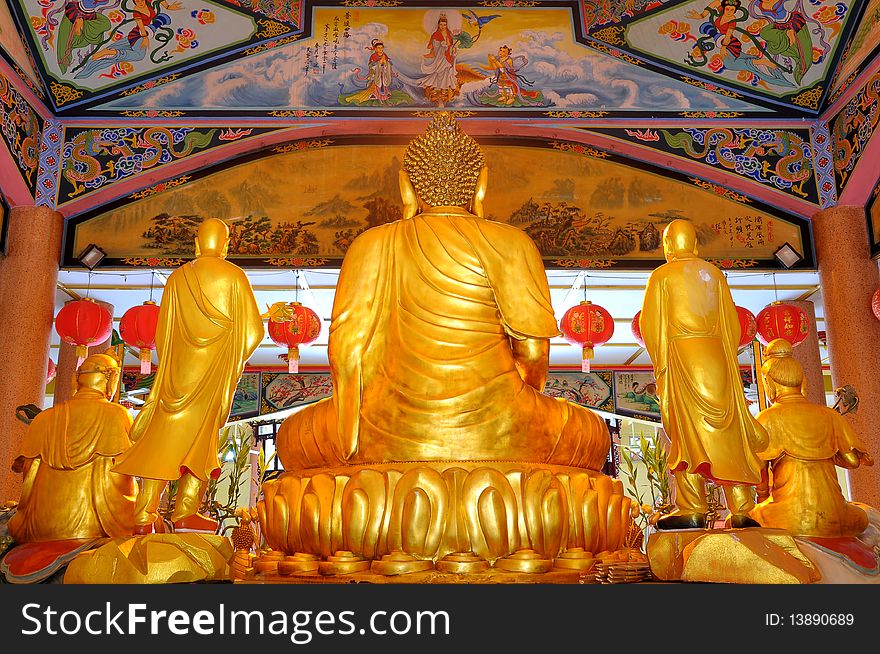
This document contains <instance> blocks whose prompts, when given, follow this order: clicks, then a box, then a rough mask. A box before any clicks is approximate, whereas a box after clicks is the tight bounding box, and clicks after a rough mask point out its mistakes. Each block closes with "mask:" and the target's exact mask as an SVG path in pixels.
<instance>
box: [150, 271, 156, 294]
mask: <svg viewBox="0 0 880 654" xmlns="http://www.w3.org/2000/svg"><path fill="white" fill-rule="evenodd" d="M155 282H156V271H155V270H151V271H150V302H152V301H153V286H154V284H155Z"/></svg>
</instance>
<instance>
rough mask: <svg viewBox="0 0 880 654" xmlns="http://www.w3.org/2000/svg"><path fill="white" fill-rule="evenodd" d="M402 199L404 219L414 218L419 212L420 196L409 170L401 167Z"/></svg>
mask: <svg viewBox="0 0 880 654" xmlns="http://www.w3.org/2000/svg"><path fill="white" fill-rule="evenodd" d="M398 182H399V183H400V199H401V200H403V219H404V220H406V219H408V218H413V217H414V216H415V215H416V214H417V213H418V212H419V196H418V195H416V190H415V188H413V185H412V182H411V181H410V179H409V175H408V174H407V172H406V171H405V170H404V169H403V168H401V169H400V173H399V174H398Z"/></svg>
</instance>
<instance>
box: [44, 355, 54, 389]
mask: <svg viewBox="0 0 880 654" xmlns="http://www.w3.org/2000/svg"><path fill="white" fill-rule="evenodd" d="M55 372H56V370H55V362H54V361H52V359H49V367H48V368H47V370H46V384H50V383H52V380H53V379H55Z"/></svg>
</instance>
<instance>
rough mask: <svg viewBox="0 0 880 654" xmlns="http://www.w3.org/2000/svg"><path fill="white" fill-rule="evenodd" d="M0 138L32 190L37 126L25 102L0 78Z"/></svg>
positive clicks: (0, 76) (35, 119)
mask: <svg viewBox="0 0 880 654" xmlns="http://www.w3.org/2000/svg"><path fill="white" fill-rule="evenodd" d="M0 116H2V119H3V120H2V125H3V126H2V138H3V140H5V141H6V143H7V144H8V145H9V151H10V152H11V153H14V156H15V159H16V164H17V165H18V169H19V170H20V171H21V173H22V175H23V176H24V178H25V180H26V181H27V183H28V186H29V187H31V188H33V186H34V181H35V180H34V176H35V175H36V174H37V167H38V165H39V156H40V137H41V134H40V122H39V121H38V120H37V115H36V114H35V113H34V112H33V110H31V108H30V106H29V105H28V103H27V102H26V101H25V99H24V98H23V97H22V96H21V95H19V93H18V91H16V90H15V88H14V87H13V86H12V85H11V84H9V82H8V80H7V79H6V78H5V77H4V76H3V75H0Z"/></svg>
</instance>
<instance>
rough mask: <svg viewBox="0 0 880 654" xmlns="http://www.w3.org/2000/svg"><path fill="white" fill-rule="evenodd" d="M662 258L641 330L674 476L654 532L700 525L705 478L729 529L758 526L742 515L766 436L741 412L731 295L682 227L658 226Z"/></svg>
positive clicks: (757, 477) (682, 223) (681, 223)
mask: <svg viewBox="0 0 880 654" xmlns="http://www.w3.org/2000/svg"><path fill="white" fill-rule="evenodd" d="M663 253H664V254H665V256H666V261H667V263H665V264H664V265H662V266H660V267H659V268H657V269H656V270H655V271H654V272H653V273H651V277H650V278H649V279H648V284H647V288H646V289H645V301H644V306H643V307H642V317H641V322H640V325H641V331H642V337H643V338H644V341H645V349H646V350H647V351H648V355H649V356H650V357H651V361H652V362H653V364H654V374H655V376H656V378H657V391H658V395H659V396H660V413H661V417H662V420H663V428H664V429H665V430H666V433H667V434H668V435H669V438H670V439H671V441H672V446H671V448H670V450H669V469H670V470H671V471H672V472H673V473H674V475H675V491H676V492H675V504H676V510H675V511H674V512H673V513H672V514H670V515H668V516H665V517H663V518H660V520H659V521H658V522H657V527H658V529H688V528H704V527H706V514H707V502H706V493H705V482H704V478H708V479H711V480H713V481H715V482H716V483H719V484H721V485H722V486H723V487H724V494H725V499H726V501H727V508H728V509H730V513H731V515H730V517H729V518H728V524H729V526H731V527H735V528H736V527H749V526H759V525H758V523H756V522H755V521H754V520H753V519H751V518H750V517H749V515H748V514H749V511H751V510H752V509H753V508H754V506H755V492H754V486H756V485H757V484H759V483H760V482H761V471H762V470H763V464H762V462H761V461H760V460H759V459H758V457H757V456H756V455H755V452H756V451H760V450H762V449H764V447H765V446H766V443H767V434H766V432H765V431H764V429H763V427H761V425H759V424H758V423H757V422H756V421H755V419H754V418H753V417H752V415H751V414H750V413H749V410H748V407H747V406H746V401H745V396H744V394H743V389H742V382H741V381H740V376H739V366H738V364H737V359H736V356H737V346H738V344H739V337H740V333H739V331H740V328H739V319H738V318H737V313H736V308H735V306H734V304H733V298H732V297H731V295H730V288H729V287H728V286H727V280H725V278H724V275H723V274H722V273H721V271H720V270H719V269H718V268H716V267H715V266H714V265H712V264H711V263H709V262H707V261H704V260H703V259H700V258H699V257H698V256H697V235H696V231H695V230H694V226H693V225H692V224H691V223H690V222H688V221H686V220H673V221H672V222H671V223H669V224H668V225H667V226H666V229H665V230H664V231H663Z"/></svg>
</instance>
